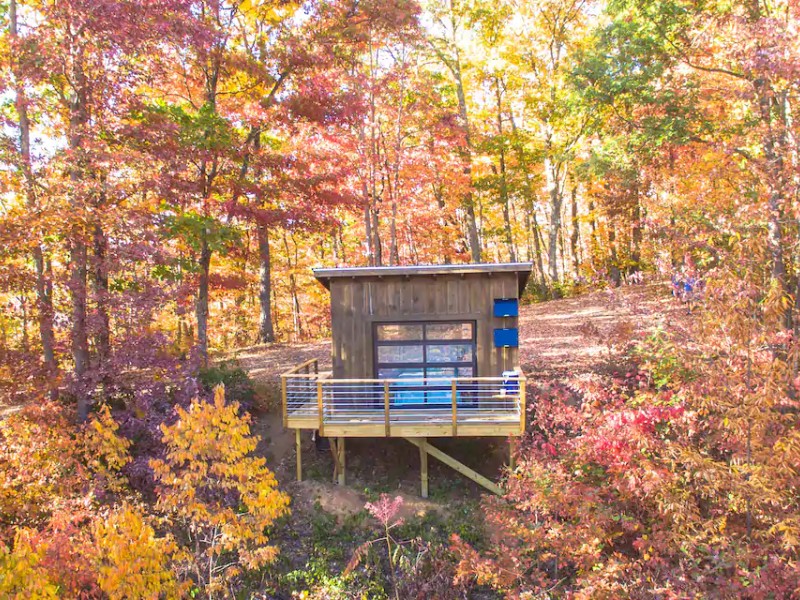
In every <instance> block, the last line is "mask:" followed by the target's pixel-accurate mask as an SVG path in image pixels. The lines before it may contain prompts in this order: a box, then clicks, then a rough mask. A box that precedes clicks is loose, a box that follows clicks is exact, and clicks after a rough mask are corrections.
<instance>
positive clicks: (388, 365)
mask: <svg viewBox="0 0 800 600" xmlns="http://www.w3.org/2000/svg"><path fill="white" fill-rule="evenodd" d="M448 324H449V325H465V324H468V325H470V328H471V331H472V335H471V337H470V338H468V339H467V338H459V339H436V338H434V339H429V338H428V326H429V325H448ZM382 325H421V326H422V339H418V340H379V339H378V328H379V327H381V326H382ZM477 330H478V323H477V321H475V320H474V319H446V320H431V321H425V320H413V321H391V320H389V321H375V322H373V324H372V365H373V369H372V370H373V374H374V376H375V378H376V379H388V378H386V377H383V378H382V377H379V371H380V369H420V370H422V373H423V375H422V377H423V378H424V379H429V377H428V375H427V372H428V369H434V368H436V369H442V368H445V369H446V368H451V369H455V373H456V375H455V378H457V377H458V369H459V368H465V367H471V368H472V377H478V331H477ZM466 344H469V345H470V347H471V348H472V360H470V361H447V362H430V361H429V360H428V347H429V346H459V345H466ZM380 346H422V361H421V362H406V363H396V362H379V361H378V348H379V347H380ZM433 379H439V378H437V377H434V378H433Z"/></svg>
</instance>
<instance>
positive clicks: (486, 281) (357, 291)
mask: <svg viewBox="0 0 800 600" xmlns="http://www.w3.org/2000/svg"><path fill="white" fill-rule="evenodd" d="M517 278H518V274H517V273H492V274H488V273H475V274H472V273H471V274H465V275H459V274H453V275H437V276H435V277H434V276H432V275H416V276H415V275H411V276H408V277H405V276H389V277H382V278H378V277H374V278H373V277H369V278H368V277H358V278H353V279H346V278H333V279H331V281H330V292H331V329H332V354H333V376H334V377H336V378H348V379H349V378H353V379H370V378H373V377H374V376H375V374H374V370H373V350H372V348H373V340H372V335H373V333H372V332H373V323H376V322H384V321H404V320H406V321H460V320H463V321H475V323H476V337H477V339H476V342H477V367H478V376H479V377H498V376H500V375H501V374H502V372H503V371H505V370H510V369H513V368H514V367H516V366H518V365H519V356H518V349H517V348H495V347H494V342H493V337H492V336H493V331H494V329H495V328H496V327H517V319H516V318H505V319H501V318H495V317H494V316H493V315H492V313H493V307H494V299H495V298H517V297H518V296H519V293H518V292H519V284H518V279H517Z"/></svg>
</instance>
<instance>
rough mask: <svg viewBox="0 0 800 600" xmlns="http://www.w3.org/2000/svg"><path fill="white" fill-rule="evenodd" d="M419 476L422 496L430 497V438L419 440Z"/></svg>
mask: <svg viewBox="0 0 800 600" xmlns="http://www.w3.org/2000/svg"><path fill="white" fill-rule="evenodd" d="M419 465H420V468H419V476H420V495H421V496H422V497H423V498H427V497H428V438H420V440H419Z"/></svg>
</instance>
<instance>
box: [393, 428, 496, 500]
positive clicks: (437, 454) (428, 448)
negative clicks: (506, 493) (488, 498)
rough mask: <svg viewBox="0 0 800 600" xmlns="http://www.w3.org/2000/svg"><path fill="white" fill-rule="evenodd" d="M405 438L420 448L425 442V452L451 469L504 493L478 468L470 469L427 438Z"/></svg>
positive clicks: (487, 487)
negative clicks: (478, 470) (430, 442)
mask: <svg viewBox="0 0 800 600" xmlns="http://www.w3.org/2000/svg"><path fill="white" fill-rule="evenodd" d="M405 439H406V441H408V442H410V443H412V444H414V445H415V446H416V447H417V448H420V447H421V446H422V445H423V444H424V445H425V452H426V453H427V454H430V455H431V456H432V457H433V458H435V459H438V460H439V461H441V462H443V463H444V464H446V465H447V466H448V467H450V468H451V469H455V470H456V471H458V472H459V473H461V474H462V475H463V476H464V477H467V478H469V479H471V480H472V481H474V482H475V483H477V484H478V485H480V486H483V487H485V488H486V489H487V490H489V491H490V492H494V493H495V494H497V495H498V496H502V495H503V490H502V488H501V487H500V486H499V485H497V484H496V483H494V482H493V481H491V480H490V479H488V478H486V477H484V476H483V475H481V474H480V473H478V472H477V471H476V470H474V469H470V468H469V467H468V466H467V465H465V464H464V463H462V462H459V461H457V460H456V459H455V458H453V457H452V456H449V455H447V454H445V453H444V452H442V451H441V450H439V449H438V448H437V447H436V446H432V445H431V444H429V443H428V441H427V438H425V439H423V441H420V438H412V437H407V438H405Z"/></svg>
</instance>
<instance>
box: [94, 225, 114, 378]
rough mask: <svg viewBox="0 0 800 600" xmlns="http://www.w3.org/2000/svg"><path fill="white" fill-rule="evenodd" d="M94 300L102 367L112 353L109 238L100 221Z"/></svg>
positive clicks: (96, 250)
mask: <svg viewBox="0 0 800 600" xmlns="http://www.w3.org/2000/svg"><path fill="white" fill-rule="evenodd" d="M92 275H93V277H92V283H93V292H94V301H95V305H96V306H97V322H98V323H97V331H96V332H95V337H94V340H95V342H94V343H95V348H96V350H97V361H98V364H99V365H100V366H101V368H102V367H103V366H104V365H105V364H106V363H107V362H108V359H109V358H110V354H111V324H110V319H109V316H108V240H107V239H106V235H105V232H104V231H103V228H102V227H101V225H100V223H95V226H94V270H93V274H92Z"/></svg>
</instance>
